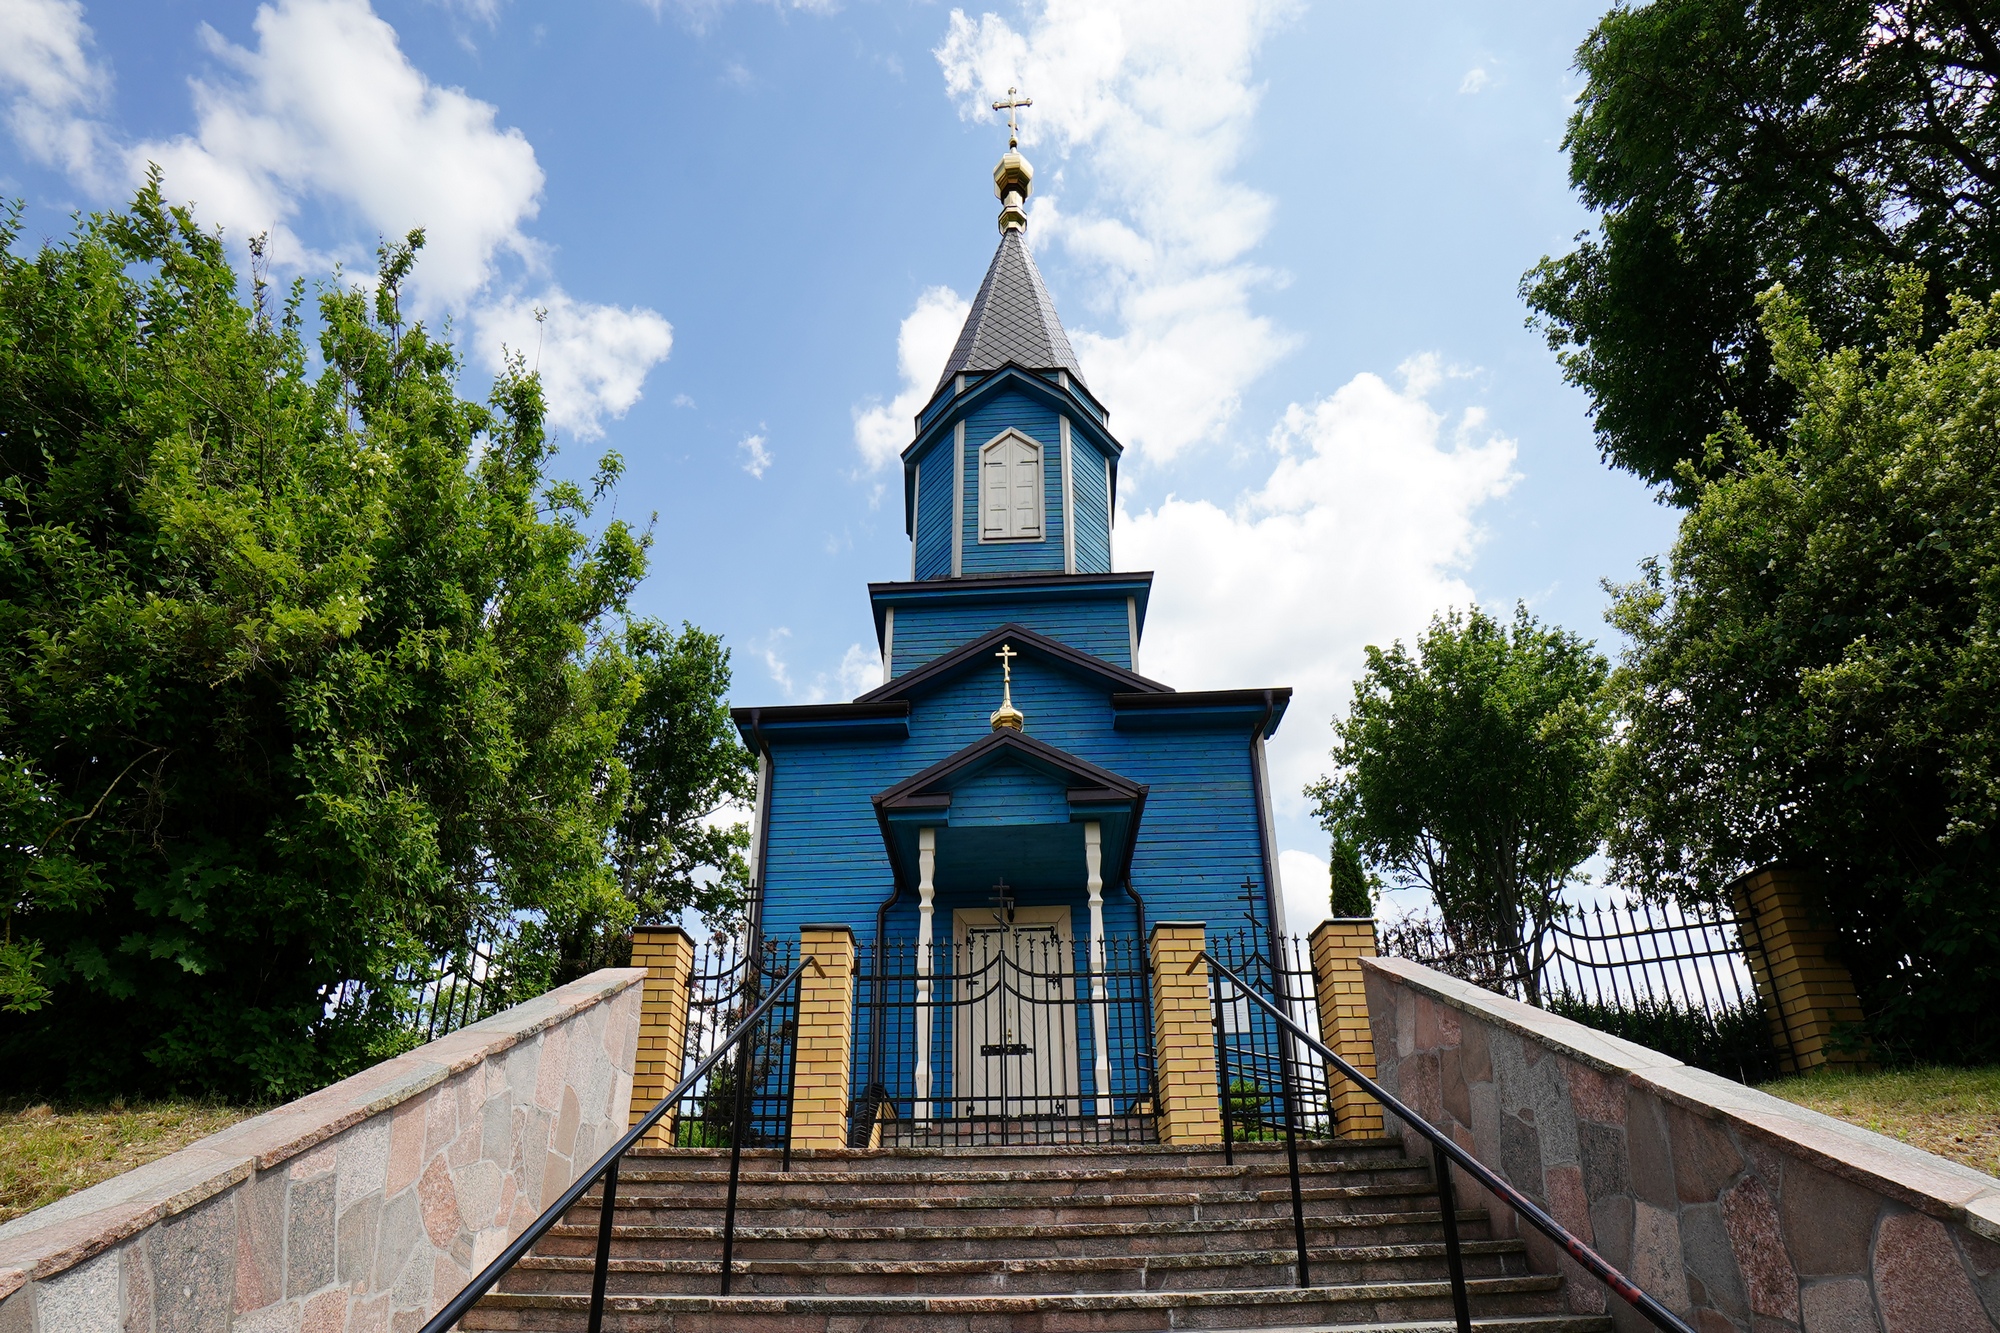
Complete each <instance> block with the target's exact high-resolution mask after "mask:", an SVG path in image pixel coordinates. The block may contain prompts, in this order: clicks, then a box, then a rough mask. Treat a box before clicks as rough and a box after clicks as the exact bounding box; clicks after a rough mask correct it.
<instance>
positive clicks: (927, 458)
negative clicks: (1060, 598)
mask: <svg viewBox="0 0 2000 1333" xmlns="http://www.w3.org/2000/svg"><path fill="white" fill-rule="evenodd" d="M1071 421H1072V424H1073V425H1076V426H1077V428H1076V429H1075V430H1073V431H1072V432H1071V445H1070V448H1071V454H1072V457H1071V460H1070V462H1071V469H1072V471H1071V475H1070V487H1071V490H1072V492H1073V495H1074V503H1075V506H1076V513H1075V514H1074V515H1072V514H1069V513H1067V512H1065V509H1064V506H1063V493H1062V429H1061V426H1060V424H1059V422H1058V418H1057V414H1056V412H1055V411H1053V410H1052V409H1050V408H1048V407H1046V406H1044V405H1042V404H1040V403H1037V402H1035V401H1034V400H1033V399H1031V398H1029V397H1027V396H1026V395H1025V394H1021V393H1014V392H1003V393H1000V394H998V395H996V396H995V397H994V398H992V399H990V400H988V401H987V402H985V403H982V404H981V405H980V406H979V408H978V409H977V410H976V411H974V412H972V413H970V414H968V415H967V416H966V418H965V452H964V455H963V456H962V457H961V458H960V459H959V460H958V466H959V469H960V472H961V476H962V479H963V483H964V486H965V505H964V512H963V514H962V516H961V519H960V524H961V526H960V532H961V534H962V537H963V541H964V545H963V552H964V554H963V557H962V559H961V563H960V568H961V570H962V572H963V573H966V574H1013V573H1028V572H1049V573H1060V572H1061V571H1062V569H1063V564H1064V561H1063V534H1064V531H1065V530H1066V528H1067V526H1068V525H1069V524H1071V523H1075V524H1076V572H1077V573H1079V574H1108V573H1110V572H1111V516H1110V514H1109V512H1108V510H1107V509H1106V497H1105V477H1106V475H1107V474H1106V469H1107V468H1108V466H1109V463H1108V461H1107V460H1106V458H1105V456H1104V454H1103V453H1102V452H1100V450H1099V447H1098V445H1097V444H1095V443H1093V442H1092V441H1091V439H1090V438H1089V432H1088V430H1087V429H1086V428H1084V427H1083V426H1081V425H1080V424H1079V423H1078V419H1077V418H1076V417H1074V416H1072V417H1071ZM1009 427H1012V428H1013V429H1015V430H1019V431H1021V432H1022V433H1023V434H1025V435H1027V436H1029V437H1030V438H1031V439H1034V440H1036V441H1038V442H1040V444H1041V446H1042V491H1043V506H1044V508H1043V513H1044V525H1043V536H1042V539H1041V540H1040V541H1027V542H1023V541H1009V542H981V541H980V540H979V531H980V521H981V517H980V504H979V450H980V446H982V445H984V444H985V443H986V442H987V441H989V440H991V439H993V438H994V437H995V436H996V435H998V434H1000V433H1001V432H1002V431H1004V430H1007V429H1008V428H1009ZM953 434H954V431H953V430H952V428H951V427H949V426H945V427H943V428H942V429H940V430H939V432H938V435H937V439H936V443H934V444H933V445H931V446H930V448H929V449H927V450H926V451H925V453H924V454H923V455H922V457H921V458H920V459H919V461H918V470H919V476H920V480H919V484H918V487H917V516H916V529H917V531H916V543H917V560H916V577H917V578H919V579H931V578H944V577H946V576H948V575H949V574H950V573H951V517H952V503H951V498H952V497H951V476H950V474H949V472H948V471H947V470H946V469H948V468H949V467H950V466H951V461H950V459H951V454H952V438H953Z"/></svg>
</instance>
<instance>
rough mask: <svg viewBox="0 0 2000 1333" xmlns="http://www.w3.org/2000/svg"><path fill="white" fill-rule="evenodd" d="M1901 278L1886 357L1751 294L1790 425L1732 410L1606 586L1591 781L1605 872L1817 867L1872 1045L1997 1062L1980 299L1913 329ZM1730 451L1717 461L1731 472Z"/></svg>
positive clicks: (1672, 889) (1919, 307)
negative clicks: (1601, 753)
mask: <svg viewBox="0 0 2000 1333" xmlns="http://www.w3.org/2000/svg"><path fill="white" fill-rule="evenodd" d="M1924 287H1925V282H1924V279H1923V278H1922V277H1921V276H1920V275H1919V274H1917V273H1914V272H1910V271H1905V272H1903V273H1901V274H1899V275H1897V277H1896V279H1895V281H1894V284H1893V294H1892V298H1891V301H1890V302H1889V304H1888V305H1887V306H1886V307H1885V308H1884V311H1883V313H1882V315H1881V316H1880V320H1879V325H1878V327H1877V328H1876V329H1875V330H1873V331H1871V338H1870V342H1871V343H1873V344H1874V345H1875V346H1877V347H1879V349H1880V350H1878V351H1864V350H1861V349H1857V348H1851V347H1849V348H1840V349H1837V350H1828V349H1827V348H1826V347H1825V346H1824V345H1823V344H1822V342H1821V340H1820V336H1819V334H1818V333H1817V332H1816V331H1815V328H1814V326H1813V324H1812V321H1811V319H1810V314H1809V310H1808V307H1807V304H1806V303H1805V302H1804V301H1802V300H1800V299H1798V298H1796V297H1793V296H1792V295H1790V294H1789V293H1788V292H1783V291H1775V292H1773V293H1771V294H1769V295H1767V297H1766V298H1765V300H1764V309H1763V327H1764V330H1765V333H1766V334H1767V336H1768V338H1769V342H1770V347H1771V358H1772V363H1773V365H1774V366H1776V368H1777V370H1778V373H1779V374H1781V375H1782V376H1783V377H1784V378H1785V381H1786V383H1787V384H1788V385H1789V386H1790V387H1791V389H1792V391H1793V392H1794V393H1795V394H1796V395H1797V401H1798V413H1797V416H1796V418H1795V419H1794V420H1793V421H1792V422H1791V423H1790V425H1789V426H1788V427H1787V428H1786V429H1785V430H1784V432H1783V433H1782V434H1781V435H1779V436H1777V437H1774V438H1772V439H1769V440H1766V439H1762V438H1760V437H1758V436H1757V435H1755V434H1754V433H1752V432H1751V431H1750V430H1749V429H1748V427H1747V426H1745V425H1744V424H1743V423H1742V422H1740V421H1736V420H1733V419H1732V420H1731V421H1729V422H1728V423H1727V425H1726V426H1725V429H1724V430H1723V431H1722V432H1721V433H1720V434H1719V435H1718V436H1717V438H1716V439H1715V440H1713V441H1712V442H1711V445H1710V449H1709V458H1708V460H1707V462H1708V466H1707V467H1706V468H1701V469H1697V468H1695V467H1689V468H1688V469H1686V470H1685V472H1684V474H1683V480H1684V484H1685V485H1686V486H1687V488H1688V493H1689V496H1690V498H1691V501H1692V509H1691V510H1690V512H1689V514H1688V516H1687V518H1686V520H1685V521H1684V522H1683V524H1682V527H1681V532H1680V537H1679V540H1678V541H1677V542H1676V543H1675V545H1674V549H1673V552H1672V556H1671V558H1670V560H1669V561H1668V562H1667V564H1666V565H1665V567H1664V568H1662V566H1661V565H1660V564H1658V563H1657V562H1653V563H1649V564H1647V565H1646V566H1645V568H1644V572H1643V574H1642V576H1641V577H1640V578H1639V579H1638V580H1637V581H1635V582H1633V583H1631V584H1629V585H1626V586H1623V587H1619V588H1615V589H1613V591H1614V592H1615V593H1616V597H1617V600H1616V603H1615V605H1614V607H1613V609H1612V612H1611V618H1612V620H1613V623H1615V624H1616V625H1617V626H1618V627H1619V628H1620V629H1622V630H1623V631H1624V632H1625V633H1626V634H1627V635H1628V636H1630V639H1631V646H1630V648H1629V650H1628V651H1627V653H1626V654H1625V657H1624V660H1623V662H1622V664H1621V666H1620V669H1619V671H1618V673H1617V676H1616V679H1615V683H1614V688H1615V690H1616V692H1617V694H1618V696H1619V700H1620V708H1621V711H1622V714H1623V716H1624V718H1625V721H1626V730H1625V733H1624V737H1623V740H1622V743H1621V744H1620V745H1619V747H1618V749H1617V752H1616V756H1615V758H1614V761H1613V765H1612V777H1611V782H1610V790H1611V791H1612V792H1613V793H1615V796H1616V799H1617V804H1618V805H1619V807H1620V808H1621V810H1622V814H1621V816H1620V818H1619V821H1618V823H1617V826H1616V828H1615V830H1614V831H1613V833H1612V836H1611V838H1610V840H1609V845H1610V850H1611V853H1612V856H1613V874H1614V876H1615V877H1616V878H1618V879H1620V880H1622V881H1624V882H1626V883H1629V884H1633V885H1636V886H1638V887H1640V888H1642V889H1645V890H1648V891H1651V892H1658V893H1672V894H1675V895H1677V896H1679V897H1681V898H1684V899H1688V900H1694V901H1716V900H1718V899H1719V898H1721V897H1722V896H1723V894H1724V892H1725V890H1726V888H1727V886H1728V884H1729V882H1730V881H1731V880H1732V879H1734V878H1735V877H1736V876H1737V875H1739V874H1741V873H1742V872H1744V871H1745V870H1748V869H1751V868H1754V867H1756V866H1760V865H1763V864H1766V863H1769V862H1774V861H1781V862H1787V863H1790V864H1792V865H1794V866H1796V867H1799V868H1801V869H1804V870H1807V871H1809V872H1812V873H1813V876H1814V878H1815V879H1816V880H1817V882H1818V883H1819V884H1820V885H1821V887H1822V888H1823V889H1824V891H1825V897H1826V901H1825V908H1826V910H1827V912H1828V913H1829V915H1830V918H1831V924H1832V925H1833V926H1834V927H1835V928H1836V929H1837V930H1838V932H1839V935H1840V938H1841V940H1842V943H1843V951H1844V955H1845V959H1846V962H1847V963H1848V965H1849V967H1850V969H1851V970H1852V971H1853V972H1854V974H1855V981H1856V982H1857V984H1858V985H1859V987H1860V990H1861V995H1862V1000H1863V1005H1864V1008H1865V1009H1866V1010H1867V1011H1868V1013H1869V1014H1870V1016H1871V1020H1872V1021H1873V1023H1874V1024H1875V1027H1876V1031H1875V1035H1876V1037H1877V1039H1878V1040H1879V1041H1882V1042H1884V1043H1886V1046H1887V1049H1889V1050H1891V1051H1895V1052H1902V1053H1905V1054H1912V1055H1920V1056H1923V1057H1925V1058H1936V1059H1948V1060H1952V1061H1968V1060H1990V1059H1994V1058H1996V1057H2000V1019H1996V1017H1995V1015H1996V1013H2000V871H1996V869H1995V857H1994V853H1995V850H1996V848H1995V843H1994V830H1995V820H1996V816H2000V424H1996V423H2000V300H1994V299H1989V300H1987V301H1984V302H1981V301H1974V300H1971V299H1969V298H1964V297H1960V298H1957V299H1955V300H1954V301H1953V302H1952V303H1951V314H1952V319H1951V323H1950V325H1949V327H1948V330H1947V332H1946V333H1945V334H1944V335H1943V336H1942V337H1941V338H1938V339H1936V340H1935V342H1934V343H1933V342H1931V341H1930V340H1929V338H1928V335H1927V333H1926V322H1927V316H1926V310H1927V308H1928V305H1929V302H1928V301H1927V298H1926V296H1925V291H1924ZM1725 458H1726V459H1730V460H1734V462H1733V463H1727V464H1725V463H1724V462H1723V461H1722V460H1723V459H1725Z"/></svg>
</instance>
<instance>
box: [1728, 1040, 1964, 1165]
mask: <svg viewBox="0 0 2000 1333" xmlns="http://www.w3.org/2000/svg"><path fill="white" fill-rule="evenodd" d="M1760 1086H1761V1087H1762V1088H1763V1090H1764V1091H1765V1092H1768V1093H1770V1094H1771V1095H1772V1096H1774V1097H1782V1098H1784V1099H1785V1100H1786V1101H1788V1102H1792V1103H1795V1104H1797V1105H1799V1106H1805V1107H1810V1108H1811V1109H1812V1110H1815V1111H1818V1112H1820V1113H1821V1114H1823V1115H1830V1116H1833V1117H1834V1118H1835V1119H1837V1120H1845V1121H1847V1122H1848V1123H1849V1124H1852V1125H1860V1126H1861V1127H1862V1128H1863V1129H1872V1130H1874V1131H1875V1132H1876V1133H1878V1134H1886V1135H1888V1136H1889V1137H1890V1138H1892V1139H1901V1140H1902V1141H1903V1142H1904V1143H1907V1144H1909V1145H1911V1146H1912V1147H1916V1148H1922V1149H1923V1150H1924V1151H1925V1152H1932V1153H1936V1154H1937V1155H1938V1156H1940V1157H1949V1158H1950V1159H1951V1160H1953V1161H1954V1162H1963V1163H1964V1164H1965V1165H1967V1166H1969V1167H1971V1168H1973V1169H1974V1170H1975V1171H1984V1172H1985V1173H1986V1174H1987V1175H1989V1176H2000V1065H1988V1066H1985V1067H1984V1068H1979V1069H1938V1068H1916V1069H1884V1070H1879V1071H1877V1072H1874V1073H1861V1074H1854V1073H1834V1072H1831V1071H1825V1070H1822V1071H1820V1072H1818V1073H1814V1074H1808V1075H1807V1076H1805V1077H1804V1078H1787V1079H1779V1080H1778V1081H1776V1082H1774V1083H1765V1084H1762V1085H1760Z"/></svg>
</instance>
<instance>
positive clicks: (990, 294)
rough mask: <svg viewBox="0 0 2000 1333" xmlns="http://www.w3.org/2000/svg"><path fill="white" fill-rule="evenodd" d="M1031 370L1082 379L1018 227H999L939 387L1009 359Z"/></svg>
mask: <svg viewBox="0 0 2000 1333" xmlns="http://www.w3.org/2000/svg"><path fill="white" fill-rule="evenodd" d="M1010 361H1011V362H1013V363H1014V364H1015V365H1019V366H1025V367H1027V368H1029V369H1031V370H1066V371H1068V372H1069V373H1070V374H1072V375H1074V376H1076V378H1077V379H1078V380H1082V379H1083V368H1082V367H1081V366H1079V365H1078V364H1077V361H1076V353H1075V352H1074V351H1072V350H1070V345H1069V335H1068V334H1066V333H1064V332H1063V326H1062V321H1061V320H1060V319H1058V318H1056V306H1055V302H1054V301H1051V300H1050V299H1049V289H1048V288H1047V287H1046V286H1044V285H1043V283H1042V275H1041V272H1040V271H1039V270H1038V269H1036V267H1035V261H1034V259H1033V257H1032V256H1030V255H1029V253H1028V247H1027V245H1026V243H1024V242H1023V241H1022V239H1021V233H1020V232H1019V231H1018V230H1013V229H1010V230H1007V231H1004V232H1002V233H1000V248H999V249H998V250H996V251H994V252H993V263H992V264H991V265H990V266H989V267H988V268H987V270H986V281H984V282H982V283H980V284H979V295H977V296H975V297H973V298H972V311H971V313H970V314H968V315H967V316H966V317H965V327H964V328H963V329H961V330H959V334H958V345H957V346H955V347H953V348H952V349H951V357H950V359H949V360H947V361H946V362H945V363H944V374H943V375H941V376H939V377H938V387H939V388H943V387H944V386H945V385H946V384H948V383H950V382H951V378H952V376H954V375H958V374H961V373H965V372H980V371H987V370H998V369H999V368H1000V367H1001V366H1004V365H1006V364H1007V363H1008V362H1010Z"/></svg>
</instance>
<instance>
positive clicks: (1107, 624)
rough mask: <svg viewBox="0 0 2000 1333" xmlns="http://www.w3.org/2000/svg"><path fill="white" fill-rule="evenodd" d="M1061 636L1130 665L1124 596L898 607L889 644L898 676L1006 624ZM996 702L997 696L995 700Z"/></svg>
mask: <svg viewBox="0 0 2000 1333" xmlns="http://www.w3.org/2000/svg"><path fill="white" fill-rule="evenodd" d="M1009 623H1013V624H1017V625H1026V626H1027V627H1028V628H1029V629H1031V630H1035V631H1036V632H1038V633H1041V634H1046V635H1048V636H1049V637H1050V638H1052V639H1059V640H1061V641H1062V642H1063V643H1066V644H1068V645H1069V646H1070V647H1072V648H1078V649H1081V650H1082V651H1084V652H1086V653H1089V654H1090V655H1091V656H1093V657H1101V658H1103V659H1104V660H1105V661H1107V662H1109V663H1111V664H1112V665H1113V666H1121V667H1124V668H1125V669H1126V670H1127V671H1130V670H1131V669H1132V631H1131V625H1130V617H1129V616H1128V615H1127V613H1126V609H1125V599H1124V598H1123V597H1122V596H1121V597H1115V598H1114V597H1106V598H1101V599H1097V600H1093V601H1085V600H1082V599H1051V600H1049V601H1046V602H1028V601H1021V602H1012V601H1009V602H999V601H980V602H976V603H972V604H970V605H963V606H938V607H916V606H901V607H898V608H896V641H895V642H894V643H893V644H892V645H890V656H891V658H892V660H891V662H890V664H889V672H890V674H891V675H892V676H900V675H902V674H903V673H904V672H906V671H911V670H914V669H915V668H917V667H920V666H922V665H923V664H924V663H926V662H929V661H931V660H932V659H934V658H938V657H942V656H943V655H944V654H946V653H948V652H950V651H951V650H952V649H954V648H956V647H958V646H959V645H961V644H963V643H965V642H967V641H968V640H971V639H976V638H978V637H979V636H980V635H982V634H984V633H986V631H988V630H990V629H994V628H996V627H998V626H1001V625H1005V624H1009ZM994 706H995V707H997V706H998V700H995V705H994Z"/></svg>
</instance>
